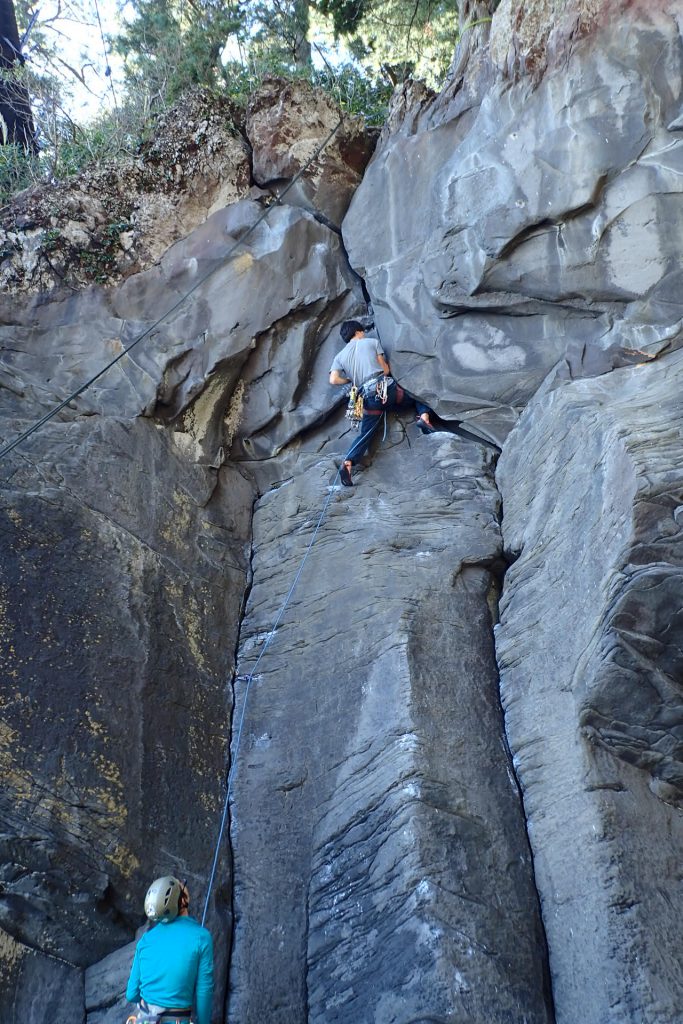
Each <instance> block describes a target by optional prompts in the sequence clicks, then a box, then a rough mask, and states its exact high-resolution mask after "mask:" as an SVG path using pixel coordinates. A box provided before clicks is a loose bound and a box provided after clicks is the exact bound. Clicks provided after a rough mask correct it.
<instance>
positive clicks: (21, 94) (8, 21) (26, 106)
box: [0, 0, 37, 152]
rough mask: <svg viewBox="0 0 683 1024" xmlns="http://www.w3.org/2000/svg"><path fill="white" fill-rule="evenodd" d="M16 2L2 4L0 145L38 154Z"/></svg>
mask: <svg viewBox="0 0 683 1024" xmlns="http://www.w3.org/2000/svg"><path fill="white" fill-rule="evenodd" d="M23 64H24V59H23V57H22V54H21V40H20V39H19V29H18V28H17V18H16V14H15V11H14V3H13V0H0V118H2V120H1V121H0V133H1V134H0V141H1V142H2V143H3V145H12V144H14V145H19V146H22V147H23V148H24V149H26V150H31V151H32V152H35V151H36V149H37V146H36V138H35V128H34V125H33V117H32V115H31V104H30V102H29V96H28V89H27V88H26V82H25V79H24V75H23V74H22V70H23Z"/></svg>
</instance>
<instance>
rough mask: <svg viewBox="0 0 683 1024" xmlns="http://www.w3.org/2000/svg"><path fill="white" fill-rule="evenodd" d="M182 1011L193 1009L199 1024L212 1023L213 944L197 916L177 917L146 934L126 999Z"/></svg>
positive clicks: (136, 953) (156, 926) (131, 973)
mask: <svg viewBox="0 0 683 1024" xmlns="http://www.w3.org/2000/svg"><path fill="white" fill-rule="evenodd" d="M140 998H142V999H144V1000H145V1002H147V1003H153V1004H154V1005H156V1006H167V1007H169V1008H170V1009H174V1010H178V1009H180V1008H182V1007H186V1006H192V1007H194V1008H195V1010H196V1013H197V1024H211V1003H212V1000H213V942H212V940H211V934H210V932H208V931H207V930H206V928H202V926H201V925H200V924H199V922H198V921H195V919H194V918H193V917H176V918H175V920H173V921H169V922H168V923H166V924H157V925H155V926H154V928H152V929H151V931H148V932H145V934H144V935H143V936H142V938H141V939H140V941H139V942H138V944H137V946H136V949H135V959H134V960H133V966H132V968H131V972H130V978H129V979H128V987H127V988H126V999H127V1000H128V1001H129V1002H130V1003H137V1002H139V1001H140Z"/></svg>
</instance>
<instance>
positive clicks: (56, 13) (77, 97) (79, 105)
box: [24, 0, 130, 122]
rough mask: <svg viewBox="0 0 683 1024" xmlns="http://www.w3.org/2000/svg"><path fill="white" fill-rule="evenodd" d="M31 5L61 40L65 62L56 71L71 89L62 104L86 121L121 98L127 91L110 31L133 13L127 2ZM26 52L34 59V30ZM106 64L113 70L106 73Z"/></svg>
mask: <svg viewBox="0 0 683 1024" xmlns="http://www.w3.org/2000/svg"><path fill="white" fill-rule="evenodd" d="M33 10H34V11H35V10H38V18H37V22H36V25H37V27H40V29H41V30H42V31H43V32H44V33H45V35H46V36H47V37H48V39H49V40H50V41H54V42H56V43H57V46H58V52H59V55H60V57H61V60H62V62H63V64H62V65H61V66H60V65H58V66H57V68H56V69H53V70H56V71H57V73H58V74H59V75H60V78H61V79H62V81H63V83H64V87H65V90H66V93H67V94H69V93H70V97H69V98H67V95H65V104H64V105H65V107H66V109H67V112H68V113H69V115H70V116H71V117H73V118H74V120H75V121H77V122H82V121H85V120H88V118H90V117H91V116H93V115H94V114H95V113H97V111H98V110H101V109H102V108H104V109H109V108H110V107H112V106H113V105H114V103H115V102H118V98H117V97H120V96H122V94H123V85H122V82H123V74H122V68H121V62H120V59H119V58H118V57H117V56H116V55H115V54H112V53H111V50H110V47H109V44H108V40H107V36H110V35H112V34H113V33H115V32H116V31H117V28H118V25H119V24H120V19H121V17H124V18H125V17H126V15H127V14H128V16H130V11H126V9H125V5H123V4H120V3H119V2H118V0H37V2H36V3H35V4H34V7H33ZM24 54H25V55H26V56H27V57H28V58H29V59H33V58H32V55H31V37H30V35H29V38H28V40H27V41H26V43H25V44H24ZM37 59H38V58H37V57H36V58H35V60H36V61H37ZM67 65H68V66H67ZM107 67H109V68H110V70H111V74H110V75H107V74H106V71H107ZM69 68H73V69H74V70H75V71H76V72H77V73H78V76H79V77H80V78H81V79H82V81H79V78H78V77H77V76H76V75H74V74H73V73H72V71H71V70H69Z"/></svg>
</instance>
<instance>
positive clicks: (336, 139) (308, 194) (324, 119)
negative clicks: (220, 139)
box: [246, 77, 375, 225]
mask: <svg viewBox="0 0 683 1024" xmlns="http://www.w3.org/2000/svg"><path fill="white" fill-rule="evenodd" d="M339 121H340V112H339V109H338V108H337V105H336V104H335V103H333V101H332V100H331V99H329V98H327V100H326V101H325V102H323V101H322V99H321V96H320V94H319V93H317V92H316V91H315V90H314V89H312V88H311V86H310V85H308V83H307V82H304V81H293V82H288V81H285V80H284V79H282V78H277V77H272V78H267V79H266V80H265V82H264V83H263V85H262V86H261V87H260V88H259V90H258V92H256V93H255V94H254V95H253V96H252V97H251V99H250V101H249V104H248V107H247V125H246V132H247V137H248V138H249V141H250V143H251V145H252V148H253V152H254V179H255V181H256V183H257V184H259V185H261V186H262V187H264V188H266V187H273V188H274V189H275V191H276V192H277V191H278V187H279V189H281V188H282V186H284V185H286V184H287V183H288V182H289V181H291V180H292V179H293V178H294V176H295V175H296V174H298V173H299V172H303V173H302V176H301V178H300V179H299V181H298V182H297V184H296V185H295V187H294V188H292V190H291V191H290V192H289V193H288V197H287V201H288V202H290V203H295V204H296V205H299V206H303V207H304V208H305V209H308V210H314V211H316V212H317V213H318V214H319V215H322V216H324V217H325V218H326V219H327V220H328V221H329V222H331V223H332V224H335V225H339V224H341V221H342V218H343V216H344V214H345V213H346V210H347V208H348V205H349V202H350V200H351V196H352V195H353V193H354V191H355V190H356V188H357V187H358V185H359V184H360V181H361V178H362V176H363V171H364V170H365V166H366V164H367V162H368V160H369V159H370V156H371V155H372V150H373V147H374V142H375V139H374V137H373V135H372V134H371V133H369V132H368V131H367V130H366V129H365V127H364V122H363V119H362V118H361V117H352V116H349V115H346V116H345V117H344V120H343V122H342V124H341V125H340V126H339V128H338V129H337V131H336V132H335V133H334V136H333V138H332V139H331V140H330V143H329V145H327V146H326V147H325V149H324V151H323V152H322V153H321V154H320V155H319V157H318V158H317V159H315V160H314V162H313V163H312V164H310V165H309V166H307V165H308V162H309V160H310V159H311V157H312V156H314V154H315V153H316V151H317V150H318V147H319V146H321V145H322V143H323V142H324V140H325V139H326V138H327V136H328V135H329V134H330V133H331V132H333V131H334V129H335V127H336V126H337V125H338V124H339Z"/></svg>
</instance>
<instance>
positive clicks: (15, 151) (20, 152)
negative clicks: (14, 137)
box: [0, 144, 40, 206]
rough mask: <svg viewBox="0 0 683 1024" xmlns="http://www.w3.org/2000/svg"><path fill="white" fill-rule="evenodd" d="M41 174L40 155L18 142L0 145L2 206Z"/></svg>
mask: <svg viewBox="0 0 683 1024" xmlns="http://www.w3.org/2000/svg"><path fill="white" fill-rule="evenodd" d="M39 174H40V171H39V160H38V157H35V156H33V154H32V153H27V152H26V150H25V149H24V148H23V147H22V146H17V145H16V144H13V145H7V146H0V206H5V204H6V203H8V202H9V200H10V199H11V198H12V196H14V195H16V193H17V192H21V191H22V189H25V188H28V187H29V185H32V184H33V182H34V181H36V180H37V178H38V176H39Z"/></svg>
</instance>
